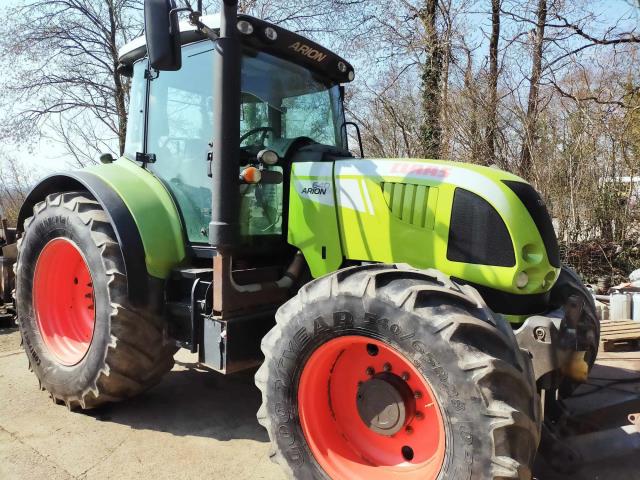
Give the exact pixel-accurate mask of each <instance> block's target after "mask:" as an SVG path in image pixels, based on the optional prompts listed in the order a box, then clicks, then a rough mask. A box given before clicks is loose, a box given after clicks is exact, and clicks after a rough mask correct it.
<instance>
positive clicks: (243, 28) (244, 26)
mask: <svg viewBox="0 0 640 480" xmlns="http://www.w3.org/2000/svg"><path fill="white" fill-rule="evenodd" d="M238 31H239V32H240V33H242V34H243V35H251V34H252V33H253V25H251V22H247V21H246V20H240V21H239V22H238Z"/></svg>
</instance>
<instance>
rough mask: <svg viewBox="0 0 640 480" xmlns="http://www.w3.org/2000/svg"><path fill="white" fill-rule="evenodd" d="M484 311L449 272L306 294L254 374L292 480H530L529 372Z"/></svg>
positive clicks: (384, 270)
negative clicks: (454, 280) (465, 479)
mask: <svg viewBox="0 0 640 480" xmlns="http://www.w3.org/2000/svg"><path fill="white" fill-rule="evenodd" d="M483 305H484V304H483V302H482V299H481V298H480V297H479V295H478V294H477V292H476V291H475V290H473V289H472V288H470V287H466V286H459V285H456V284H454V283H453V282H451V281H450V280H449V279H448V278H447V277H445V276H443V275H442V274H440V273H439V272H436V271H418V270H413V269H410V268H408V267H400V266H388V265H375V266H367V267H355V268H350V269H346V270H343V271H340V272H338V273H336V274H333V275H330V276H328V277H324V278H322V279H319V280H317V281H314V282H312V283H310V284H308V285H307V286H305V287H304V288H303V289H302V290H301V291H300V293H299V294H298V296H297V297H295V298H294V299H292V300H291V301H289V302H288V303H287V304H285V305H284V306H283V307H282V308H281V309H280V310H279V312H278V315H277V325H276V327H275V328H274V329H273V330H272V331H271V332H270V333H269V334H268V335H267V336H266V337H265V338H264V340H263V343H262V349H263V352H264V354H265V362H264V364H263V365H262V367H261V368H260V370H259V371H258V373H257V374H256V384H257V385H258V387H259V388H260V390H261V391H262V398H263V404H262V407H261V409H260V412H259V414H258V418H259V420H260V422H261V424H262V425H263V426H264V427H265V428H266V429H267V430H268V432H269V436H270V438H271V442H272V446H273V451H274V454H273V455H274V458H275V459H276V460H277V461H278V462H279V463H280V464H281V465H282V466H283V467H284V468H285V470H286V471H287V473H288V474H289V476H290V477H291V478H305V479H306V478H309V479H311V478H314V479H315V478H318V479H326V478H332V479H350V480H351V479H354V480H355V479H367V480H377V479H388V478H393V479H398V480H403V479H406V480H414V479H415V480H418V479H419V480H431V479H436V478H442V479H462V478H482V479H502V478H517V479H526V478H530V477H531V471H530V468H531V465H532V462H533V458H534V455H535V452H536V449H537V445H538V439H539V425H540V418H539V398H538V396H537V394H536V392H535V387H534V380H533V376H532V373H531V365H530V360H529V358H528V357H526V356H524V355H523V354H521V352H520V350H519V349H518V347H517V344H516V341H515V338H514V336H513V332H512V331H511V328H510V326H509V325H508V324H506V322H505V321H504V320H503V319H502V318H496V317H494V316H493V314H492V313H491V312H490V311H489V310H488V309H487V308H486V307H484V306H483Z"/></svg>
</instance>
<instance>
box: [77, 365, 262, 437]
mask: <svg viewBox="0 0 640 480" xmlns="http://www.w3.org/2000/svg"><path fill="white" fill-rule="evenodd" d="M176 366H177V367H176V368H175V369H174V370H172V371H171V372H170V373H168V374H167V375H166V376H165V377H164V379H163V380H162V383H160V385H158V386H156V387H155V388H153V389H151V390H149V391H148V392H147V393H145V394H143V395H140V396H139V397H136V398H134V399H131V400H128V401H126V402H123V403H118V404H112V405H107V406H104V407H101V408H99V409H96V410H93V411H90V412H88V413H87V414H88V415H90V416H92V417H94V418H95V419H96V420H98V421H103V422H114V423H120V424H123V425H128V426H130V427H131V428H134V429H137V430H153V431H160V432H168V433H171V434H173V435H178V436H185V435H189V436H200V437H207V438H214V439H216V440H221V441H227V440H234V439H248V440H256V441H259V442H268V440H269V439H268V436H267V433H266V431H265V430H264V429H263V428H262V427H261V426H260V425H259V424H258V421H257V419H256V412H257V411H258V408H259V407H260V402H261V398H260V392H259V391H258V389H257V388H256V387H255V385H254V380H253V375H254V372H253V371H249V372H245V373H240V374H236V375H231V376H224V375H221V374H219V373H216V372H213V371H210V370H206V369H203V368H201V367H199V366H197V365H195V364H189V363H182V362H176Z"/></svg>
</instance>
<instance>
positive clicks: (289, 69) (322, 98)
mask: <svg viewBox="0 0 640 480" xmlns="http://www.w3.org/2000/svg"><path fill="white" fill-rule="evenodd" d="M240 114H241V117H240V118H241V122H240V130H241V135H243V136H245V135H249V134H250V133H251V132H252V131H256V135H255V137H259V138H260V137H261V136H262V134H263V133H264V134H265V140H266V142H267V144H268V143H269V140H277V139H293V138H298V137H308V138H311V139H312V140H314V141H316V142H318V143H322V144H325V145H332V146H335V147H343V146H344V145H343V135H342V132H341V129H342V125H343V122H344V112H343V110H342V102H341V99H340V89H339V87H338V86H337V85H333V86H332V85H329V84H327V83H324V82H323V81H322V80H321V79H320V78H318V77H316V76H314V75H313V73H312V72H310V71H309V70H307V69H305V68H304V67H301V66H299V65H296V64H294V63H291V62H289V61H286V60H282V59H280V58H277V57H274V56H271V55H269V54H266V53H256V54H254V55H249V54H245V56H244V57H243V62H242V106H241V112H240ZM249 136H252V135H249ZM255 137H254V138H249V137H247V138H246V139H245V140H244V141H243V145H244V144H247V143H249V144H250V143H252V142H255V140H256V138H255Z"/></svg>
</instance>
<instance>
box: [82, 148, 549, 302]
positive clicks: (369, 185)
mask: <svg viewBox="0 0 640 480" xmlns="http://www.w3.org/2000/svg"><path fill="white" fill-rule="evenodd" d="M88 171H89V172H91V173H93V174H95V175H97V176H99V177H100V178H101V179H102V180H104V181H105V182H107V183H108V184H109V185H110V186H111V187H112V188H113V189H114V191H115V192H117V193H118V195H120V197H121V198H122V199H123V200H124V202H125V203H126V205H127V206H128V208H129V210H130V211H131V213H132V215H133V217H134V220H135V222H136V224H137V226H138V228H139V231H140V235H141V237H142V242H143V245H144V249H145V253H146V264H147V268H148V273H149V274H150V275H152V276H154V277H157V278H167V277H168V275H169V273H170V271H171V269H172V268H174V267H176V266H177V265H179V264H180V263H181V262H183V261H184V260H185V258H186V253H185V243H186V240H185V238H186V235H185V232H184V230H183V226H182V222H181V219H180V214H179V212H178V210H177V208H176V205H175V203H174V202H173V200H172V197H171V195H170V193H169V192H168V191H167V188H166V187H165V185H164V184H163V183H162V182H161V181H160V180H159V179H158V178H156V177H155V176H154V175H153V174H152V173H150V172H149V171H148V170H145V169H143V168H141V167H140V166H139V165H138V164H136V163H134V162H132V161H130V160H127V159H126V158H122V159H120V160H118V161H116V162H114V163H112V164H107V165H99V166H95V167H91V168H90V169H88ZM505 180H507V181H519V182H522V181H523V180H522V179H520V178H519V177H516V176H515V175H511V174H509V173H506V172H503V171H500V170H496V169H493V168H486V167H481V166H477V165H467V164H461V163H455V162H444V161H433V160H409V159H407V160H398V159H395V160H382V159H380V160H377V159H344V160H338V161H336V162H297V163H294V164H293V165H292V174H291V183H290V185H289V189H290V195H289V214H288V215H289V218H288V222H287V223H288V231H287V240H288V242H289V243H290V244H291V245H294V246H295V247H297V248H299V249H300V250H301V251H302V253H303V254H304V256H305V258H306V260H307V262H308V264H309V266H310V269H311V273H312V275H313V276H314V277H319V276H322V275H325V274H327V273H330V272H333V271H335V270H337V269H339V268H340V266H341V265H342V264H343V262H344V261H345V260H354V261H365V262H389V263H396V262H399V263H408V264H410V265H413V266H415V267H417V268H437V269H439V270H441V271H442V272H444V273H446V274H448V275H451V276H454V277H457V278H460V279H463V280H467V281H470V282H473V283H476V284H479V285H485V286H488V287H491V288H494V289H497V290H501V291H504V292H510V293H514V294H536V293H543V292H546V291H548V290H549V289H550V288H551V287H552V285H553V284H554V283H555V281H556V279H557V277H558V275H559V269H558V268H556V267H553V266H552V265H551V264H550V263H549V259H548V257H547V252H546V249H545V246H544V242H543V240H542V238H541V235H540V233H539V231H538V228H537V227H536V225H535V223H534V221H533V219H532V218H531V215H530V214H529V213H528V211H527V209H526V207H525V206H524V205H523V204H522V202H521V201H520V200H519V199H518V197H517V196H516V195H515V193H514V192H513V191H512V190H511V189H510V188H509V187H507V186H506V185H505V184H504V183H503V181H505ZM456 188H463V189H465V190H469V191H471V192H473V193H475V194H477V195H479V196H481V197H482V198H484V199H485V200H486V201H487V202H489V204H490V205H491V206H493V207H494V208H495V210H496V211H497V212H499V214H500V216H501V217H502V219H503V221H504V223H505V225H506V227H507V229H508V232H509V234H510V236H511V239H512V242H513V248H514V252H515V257H516V261H515V265H514V266H512V267H499V266H491V265H479V264H470V263H463V262H455V261H451V260H449V259H448V258H447V242H448V238H449V225H450V219H451V211H452V205H453V196H454V192H455V190H456ZM256 208H257V207H256ZM521 272H525V273H526V274H527V276H528V283H527V284H526V286H524V287H522V288H520V287H518V286H517V285H516V280H517V278H518V275H519V274H520V273H521Z"/></svg>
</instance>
